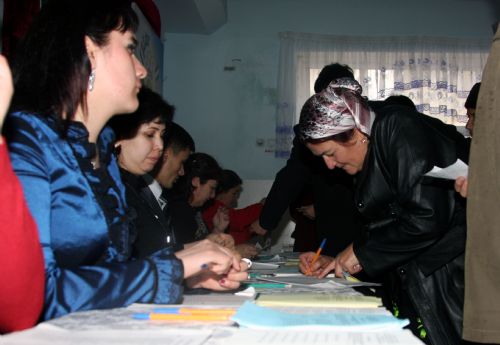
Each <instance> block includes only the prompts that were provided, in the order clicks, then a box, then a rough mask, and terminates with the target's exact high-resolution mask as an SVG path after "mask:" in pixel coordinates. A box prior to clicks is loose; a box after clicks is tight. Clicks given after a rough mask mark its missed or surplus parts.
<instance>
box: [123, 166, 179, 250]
mask: <svg viewBox="0 0 500 345" xmlns="http://www.w3.org/2000/svg"><path fill="white" fill-rule="evenodd" d="M120 173H121V176H122V180H123V183H124V184H125V192H126V198H127V203H128V205H129V207H131V208H134V209H135V211H136V214H137V216H136V219H135V228H136V231H137V236H136V238H135V240H134V242H133V244H132V255H133V256H134V257H136V258H144V257H147V256H149V255H151V254H152V253H154V252H156V251H158V250H160V249H162V248H165V247H173V248H174V250H178V249H180V248H178V246H177V245H176V241H175V236H174V233H173V231H172V229H171V225H170V219H169V217H168V216H167V215H168V212H166V211H165V208H167V207H168V205H167V206H165V208H164V209H163V210H162V209H161V207H160V204H158V201H157V200H156V198H155V196H154V194H153V192H152V191H151V190H150V189H149V187H148V185H147V183H146V181H145V180H144V179H143V178H142V177H140V176H135V175H133V174H131V173H129V172H128V171H125V170H123V169H120Z"/></svg>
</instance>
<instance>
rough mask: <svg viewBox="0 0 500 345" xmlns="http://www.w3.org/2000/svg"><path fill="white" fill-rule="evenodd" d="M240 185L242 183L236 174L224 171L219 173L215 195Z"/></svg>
mask: <svg viewBox="0 0 500 345" xmlns="http://www.w3.org/2000/svg"><path fill="white" fill-rule="evenodd" d="M242 184H243V181H242V180H241V178H240V177H239V176H238V174H237V173H235V172H234V171H232V170H228V169H224V170H222V172H221V177H220V180H219V184H218V185H217V194H219V193H224V192H227V191H228V190H230V189H231V188H234V187H237V186H241V185H242Z"/></svg>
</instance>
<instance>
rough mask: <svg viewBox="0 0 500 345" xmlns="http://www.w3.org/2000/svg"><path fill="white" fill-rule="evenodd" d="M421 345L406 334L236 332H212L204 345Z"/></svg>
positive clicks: (242, 330) (394, 332)
mask: <svg viewBox="0 0 500 345" xmlns="http://www.w3.org/2000/svg"><path fill="white" fill-rule="evenodd" d="M235 344H238V345H256V344H258V345H290V344H297V345H305V344H307V345H332V344H335V345H364V344H366V345H388V344H391V345H422V344H423V342H421V341H420V340H418V339H417V338H416V337H415V336H414V335H413V334H411V332H410V331H406V330H399V331H388V332H372V333H361V332H336V331H314V332H304V331H292V330H286V331H283V330H256V329H251V330H249V329H240V330H238V331H237V332H236V331H216V332H214V335H213V336H212V337H211V338H210V340H209V341H208V342H207V345H235Z"/></svg>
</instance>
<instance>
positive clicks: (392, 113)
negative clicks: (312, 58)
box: [300, 78, 466, 344]
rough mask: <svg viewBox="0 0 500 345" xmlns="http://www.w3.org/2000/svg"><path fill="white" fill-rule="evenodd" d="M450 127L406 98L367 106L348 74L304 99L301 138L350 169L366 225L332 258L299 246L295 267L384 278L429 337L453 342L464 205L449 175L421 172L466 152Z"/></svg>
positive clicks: (458, 326)
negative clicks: (362, 234)
mask: <svg viewBox="0 0 500 345" xmlns="http://www.w3.org/2000/svg"><path fill="white" fill-rule="evenodd" d="M456 134H457V133H456V130H455V131H454V130H453V129H452V128H451V127H450V126H447V125H445V124H444V123H441V122H439V121H435V119H432V118H430V117H428V116H422V115H421V114H418V113H417V112H415V111H414V110H411V109H409V108H407V107H402V106H398V105H386V104H384V103H383V102H382V103H381V102H373V103H370V105H369V104H368V102H367V101H366V99H365V98H363V97H362V96H361V86H360V85H359V84H358V83H357V82H356V81H355V80H353V79H347V78H342V79H338V80H335V81H333V82H332V83H331V84H330V85H329V86H328V88H327V89H325V90H324V91H322V92H320V93H317V94H315V95H313V96H312V97H311V98H310V99H308V100H307V101H306V103H305V104H304V106H303V108H302V112H301V116H300V135H301V140H303V141H304V142H305V143H306V146H307V147H308V148H309V149H310V150H311V151H312V152H313V153H314V154H315V155H317V156H321V157H323V159H324V161H325V164H326V165H327V166H328V168H330V169H334V168H336V167H337V168H341V169H344V170H345V171H346V172H347V173H349V174H351V175H357V182H356V192H355V202H356V206H357V208H358V210H359V212H360V213H361V214H362V216H363V218H364V219H365V221H366V230H367V234H366V237H365V239H364V240H359V241H354V243H352V244H351V245H349V246H348V247H347V248H346V249H345V250H344V251H342V252H341V253H340V254H339V255H337V257H335V258H331V257H326V256H322V257H320V259H319V260H318V261H316V263H315V264H314V265H311V261H312V257H313V256H314V253H304V254H303V255H302V256H301V270H302V271H303V272H308V271H309V270H310V271H311V272H312V274H314V275H317V276H320V277H324V276H325V275H326V274H328V272H330V271H335V275H336V276H342V275H343V274H344V273H345V272H348V273H350V274H355V273H358V272H360V271H362V270H364V271H365V272H366V273H367V274H368V275H369V276H372V277H376V276H382V277H384V288H385V289H386V290H387V293H388V295H389V297H390V298H391V299H392V301H391V306H392V305H394V306H396V305H397V308H398V314H399V316H401V317H406V318H409V319H410V321H411V328H412V329H413V331H414V332H416V333H417V334H418V335H419V336H420V337H421V338H423V340H424V341H426V342H428V343H430V344H458V343H460V342H461V331H462V305H463V279H464V277H463V264H464V247H465V230H466V228H465V219H464V210H463V208H461V207H460V205H459V204H458V203H456V201H455V198H456V194H455V191H454V189H453V183H452V182H451V181H450V183H447V181H443V180H438V179H434V178H430V177H426V176H424V175H425V173H427V172H428V171H430V170H431V169H432V168H433V167H434V166H439V167H446V166H448V165H450V164H452V163H454V162H455V161H456V160H457V158H460V159H462V160H464V159H465V160H466V157H459V156H460V154H459V152H460V150H457V148H458V147H460V144H461V143H460V142H459V141H460V139H458V138H460V137H459V136H457V135H456ZM422 324H423V325H422Z"/></svg>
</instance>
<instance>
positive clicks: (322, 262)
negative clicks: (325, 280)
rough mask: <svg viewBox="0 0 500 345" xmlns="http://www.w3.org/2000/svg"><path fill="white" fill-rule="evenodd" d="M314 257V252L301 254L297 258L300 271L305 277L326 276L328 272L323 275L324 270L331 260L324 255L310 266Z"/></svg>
mask: <svg viewBox="0 0 500 345" xmlns="http://www.w3.org/2000/svg"><path fill="white" fill-rule="evenodd" d="M315 256H316V253H314V252H306V253H302V254H301V255H300V256H299V260H300V263H299V268H300V271H301V272H302V273H304V274H305V275H307V276H315V277H319V276H320V275H326V274H328V272H326V273H325V269H326V267H327V266H328V265H329V264H330V263H331V262H332V261H333V258H332V257H330V256H326V255H320V256H319V257H318V259H317V260H316V262H315V263H314V264H312V261H313V259H314V257H315Z"/></svg>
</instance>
